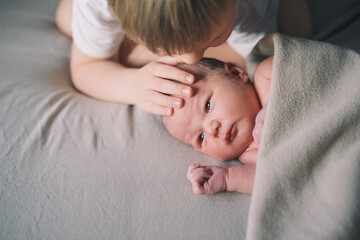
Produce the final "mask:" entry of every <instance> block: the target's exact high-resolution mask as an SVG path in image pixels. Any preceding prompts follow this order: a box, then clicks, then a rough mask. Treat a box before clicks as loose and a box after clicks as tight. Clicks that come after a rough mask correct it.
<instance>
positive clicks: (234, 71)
mask: <svg viewBox="0 0 360 240" xmlns="http://www.w3.org/2000/svg"><path fill="white" fill-rule="evenodd" d="M224 67H225V71H226V72H227V73H229V74H231V75H234V76H236V77H238V78H240V80H241V81H242V82H243V83H247V81H248V80H249V77H248V75H247V73H246V71H245V70H244V69H243V68H242V67H240V66H239V65H237V64H235V63H232V62H226V63H225V64H224Z"/></svg>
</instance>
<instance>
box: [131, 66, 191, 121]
mask: <svg viewBox="0 0 360 240" xmlns="http://www.w3.org/2000/svg"><path fill="white" fill-rule="evenodd" d="M135 79H136V80H137V81H135V82H136V84H137V86H135V88H137V90H138V91H137V93H136V96H135V97H136V100H135V103H136V105H138V106H139V107H140V108H141V109H143V110H144V111H146V112H150V113H153V114H158V115H168V116H169V115H172V114H173V108H181V107H182V106H183V105H184V100H183V99H182V98H181V97H191V96H192V94H193V90H192V88H191V87H190V86H187V85H185V84H183V83H186V84H192V83H193V82H194V75H192V74H190V73H188V72H185V71H183V70H181V69H178V68H177V67H175V66H171V65H168V64H166V63H163V62H159V61H157V62H150V63H148V64H147V65H145V66H143V67H142V68H140V69H138V71H136V76H135ZM169 95H173V96H169Z"/></svg>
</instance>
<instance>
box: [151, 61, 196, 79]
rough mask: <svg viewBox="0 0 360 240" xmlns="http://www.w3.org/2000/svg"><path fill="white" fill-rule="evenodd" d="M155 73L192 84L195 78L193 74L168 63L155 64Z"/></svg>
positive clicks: (161, 76)
mask: <svg viewBox="0 0 360 240" xmlns="http://www.w3.org/2000/svg"><path fill="white" fill-rule="evenodd" d="M153 74H154V75H155V76H157V77H160V78H165V79H170V80H176V81H179V82H182V83H186V84H192V83H193V82H194V80H195V77H194V75H193V74H191V73H188V72H186V71H184V70H181V69H179V68H177V67H175V66H171V65H167V64H157V65H155V66H154V69H153Z"/></svg>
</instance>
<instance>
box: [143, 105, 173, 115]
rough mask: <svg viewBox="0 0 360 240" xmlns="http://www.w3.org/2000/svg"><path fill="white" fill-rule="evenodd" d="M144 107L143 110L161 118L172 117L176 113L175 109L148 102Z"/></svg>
mask: <svg viewBox="0 0 360 240" xmlns="http://www.w3.org/2000/svg"><path fill="white" fill-rule="evenodd" d="M144 105H145V106H144V107H143V108H142V109H143V110H144V111H146V112H149V113H152V114H156V115H160V116H171V115H173V113H174V109H173V108H171V107H164V106H160V105H157V104H153V103H151V102H147V103H145V104H144Z"/></svg>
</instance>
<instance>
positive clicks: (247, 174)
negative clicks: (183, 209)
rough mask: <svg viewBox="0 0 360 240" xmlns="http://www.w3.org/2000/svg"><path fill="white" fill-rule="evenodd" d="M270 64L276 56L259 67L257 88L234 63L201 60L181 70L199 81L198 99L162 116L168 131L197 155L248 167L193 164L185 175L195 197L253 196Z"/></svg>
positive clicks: (268, 84)
mask: <svg viewBox="0 0 360 240" xmlns="http://www.w3.org/2000/svg"><path fill="white" fill-rule="evenodd" d="M272 62H273V57H269V58H267V59H266V60H264V61H263V62H262V63H260V65H259V66H258V67H257V69H256V71H255V75H254V85H253V84H252V83H251V82H250V81H249V80H248V76H247V74H246V72H245V71H244V70H243V69H242V68H241V67H239V66H237V65H235V64H233V63H222V62H220V61H217V60H214V59H203V60H201V61H200V62H199V63H198V64H196V65H186V64H179V65H178V67H179V68H181V69H184V70H185V71H188V72H191V73H193V74H194V75H195V76H196V79H197V81H196V83H194V84H193V88H194V96H193V97H192V98H190V99H187V100H186V101H185V104H184V106H183V108H181V109H177V110H176V111H175V112H174V114H173V116H171V117H163V121H164V124H165V127H166V128H167V130H168V131H169V132H170V134H171V135H173V136H174V137H175V138H176V139H178V140H180V141H182V142H184V143H186V144H189V145H191V146H192V147H193V148H195V149H196V150H197V151H200V152H203V153H205V154H208V155H211V156H213V157H216V158H218V159H220V160H229V159H234V158H238V159H239V160H240V161H241V162H242V163H243V164H244V165H242V166H236V167H231V168H229V169H225V168H221V167H216V166H200V164H193V165H191V166H190V167H189V169H188V174H187V175H188V179H189V181H190V182H191V183H192V187H193V191H194V193H195V194H214V193H217V192H220V191H224V190H227V191H238V192H243V193H247V194H251V192H252V186H253V182H254V177H255V168H256V158H257V151H258V145H259V141H260V136H261V131H262V124H263V121H264V118H265V111H266V107H264V108H262V107H263V106H266V103H267V101H268V96H269V89H270V78H271V73H272ZM261 108H262V110H261V111H260V109H261ZM255 119H256V120H255ZM255 122H256V124H255ZM254 140H255V141H254Z"/></svg>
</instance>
